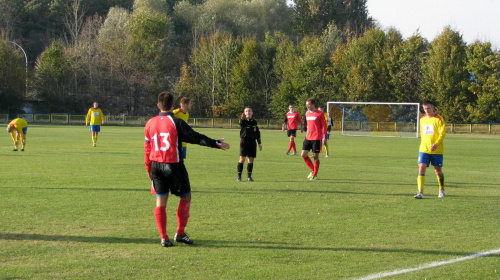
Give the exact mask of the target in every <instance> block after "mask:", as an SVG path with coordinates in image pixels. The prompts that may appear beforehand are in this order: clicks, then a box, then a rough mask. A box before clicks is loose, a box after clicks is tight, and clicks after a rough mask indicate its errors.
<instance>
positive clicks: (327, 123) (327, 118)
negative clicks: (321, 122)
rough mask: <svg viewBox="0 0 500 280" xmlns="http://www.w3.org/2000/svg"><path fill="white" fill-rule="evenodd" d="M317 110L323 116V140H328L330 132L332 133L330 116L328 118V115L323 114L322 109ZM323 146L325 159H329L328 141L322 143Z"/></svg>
mask: <svg viewBox="0 0 500 280" xmlns="http://www.w3.org/2000/svg"><path fill="white" fill-rule="evenodd" d="M318 110H320V111H321V112H323V115H324V116H325V122H326V125H327V127H326V134H325V139H326V140H328V139H330V131H332V118H330V116H328V113H325V112H324V111H323V108H322V107H318ZM323 145H324V146H325V152H326V155H325V157H330V154H329V153H328V141H325V142H323Z"/></svg>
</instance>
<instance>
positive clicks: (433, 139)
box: [414, 101, 446, 199]
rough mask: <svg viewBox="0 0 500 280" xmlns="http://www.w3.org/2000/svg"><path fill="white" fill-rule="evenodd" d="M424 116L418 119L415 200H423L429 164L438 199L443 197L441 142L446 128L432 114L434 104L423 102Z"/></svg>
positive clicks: (442, 147) (437, 117)
mask: <svg viewBox="0 0 500 280" xmlns="http://www.w3.org/2000/svg"><path fill="white" fill-rule="evenodd" d="M422 107H423V109H424V111H425V116H423V117H421V118H420V138H421V139H422V140H421V142H420V148H419V153H418V162H417V163H418V177H417V183H418V194H417V195H415V196H414V197H415V198H418V199H420V198H424V184H425V171H426V169H427V167H429V164H432V165H433V166H434V171H435V172H436V176H437V180H438V183H439V195H438V197H440V198H443V197H444V175H443V171H442V167H443V152H444V146H443V140H444V136H445V134H446V127H445V123H444V120H443V118H442V117H441V116H439V115H438V114H436V113H434V104H432V102H430V101H425V102H424V103H423V105H422Z"/></svg>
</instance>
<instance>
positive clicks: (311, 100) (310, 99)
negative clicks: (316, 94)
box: [306, 98, 316, 106]
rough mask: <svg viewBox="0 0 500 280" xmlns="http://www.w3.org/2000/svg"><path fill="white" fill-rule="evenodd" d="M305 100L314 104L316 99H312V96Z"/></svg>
mask: <svg viewBox="0 0 500 280" xmlns="http://www.w3.org/2000/svg"><path fill="white" fill-rule="evenodd" d="M306 102H309V103H311V104H312V105H314V106H316V100H314V98H309V99H307V100H306Z"/></svg>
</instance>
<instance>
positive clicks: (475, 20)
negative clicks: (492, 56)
mask: <svg viewBox="0 0 500 280" xmlns="http://www.w3.org/2000/svg"><path fill="white" fill-rule="evenodd" d="M367 8H368V12H369V15H370V16H371V17H372V18H374V19H375V20H377V21H378V23H379V24H380V25H381V26H382V28H384V29H385V28H388V27H395V28H396V29H397V30H399V32H401V34H402V35H403V37H404V38H405V39H407V38H408V37H411V36H412V35H413V34H414V33H416V32H417V31H418V32H419V33H420V35H421V36H422V37H424V38H426V39H427V40H428V41H429V42H431V41H432V40H434V38H436V36H438V35H439V34H440V33H441V32H442V31H443V28H444V27H445V26H447V25H449V26H450V27H451V28H452V29H453V30H455V31H458V32H459V33H460V34H461V35H462V38H463V39H464V41H465V42H467V44H471V43H473V42H474V41H475V40H479V41H481V42H490V43H491V44H492V48H493V49H496V50H499V49H500V0H412V1H409V0H367Z"/></svg>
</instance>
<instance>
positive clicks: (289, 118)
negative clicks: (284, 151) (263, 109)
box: [284, 111, 302, 130]
mask: <svg viewBox="0 0 500 280" xmlns="http://www.w3.org/2000/svg"><path fill="white" fill-rule="evenodd" d="M284 123H285V124H286V125H287V127H288V130H291V129H297V128H298V126H299V123H300V124H302V119H301V118H300V114H299V113H297V112H295V111H293V112H288V113H286V116H285V121H284Z"/></svg>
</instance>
